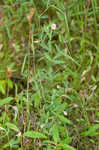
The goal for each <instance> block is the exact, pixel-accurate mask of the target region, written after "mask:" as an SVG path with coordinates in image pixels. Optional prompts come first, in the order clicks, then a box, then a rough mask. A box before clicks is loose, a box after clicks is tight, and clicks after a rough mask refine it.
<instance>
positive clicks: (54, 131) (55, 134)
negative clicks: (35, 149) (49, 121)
mask: <svg viewBox="0 0 99 150" xmlns="http://www.w3.org/2000/svg"><path fill="white" fill-rule="evenodd" d="M52 135H53V139H54V141H55V143H57V142H58V141H59V140H60V139H59V130H58V126H57V125H56V124H54V125H53V128H52Z"/></svg>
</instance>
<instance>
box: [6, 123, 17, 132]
mask: <svg viewBox="0 0 99 150" xmlns="http://www.w3.org/2000/svg"><path fill="white" fill-rule="evenodd" d="M6 125H7V127H8V128H10V129H12V130H14V131H16V132H19V129H18V127H17V126H16V125H14V124H12V123H9V122H7V123H6Z"/></svg>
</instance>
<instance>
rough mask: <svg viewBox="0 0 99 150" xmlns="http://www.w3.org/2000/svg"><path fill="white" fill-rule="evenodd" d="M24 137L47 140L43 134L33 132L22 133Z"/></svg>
mask: <svg viewBox="0 0 99 150" xmlns="http://www.w3.org/2000/svg"><path fill="white" fill-rule="evenodd" d="M24 136H27V137H29V138H47V137H46V136H45V135H44V134H42V133H39V132H35V131H27V132H25V133H24Z"/></svg>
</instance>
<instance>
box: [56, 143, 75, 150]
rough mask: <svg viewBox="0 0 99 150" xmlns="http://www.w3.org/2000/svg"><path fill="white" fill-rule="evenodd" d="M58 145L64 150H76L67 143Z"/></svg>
mask: <svg viewBox="0 0 99 150" xmlns="http://www.w3.org/2000/svg"><path fill="white" fill-rule="evenodd" d="M58 147H61V148H63V149H64V150H76V149H75V148H73V147H72V146H70V145H68V144H59V145H58Z"/></svg>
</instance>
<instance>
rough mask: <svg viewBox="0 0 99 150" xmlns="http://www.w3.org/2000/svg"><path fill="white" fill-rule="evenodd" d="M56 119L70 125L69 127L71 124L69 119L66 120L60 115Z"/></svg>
mask: <svg viewBox="0 0 99 150" xmlns="http://www.w3.org/2000/svg"><path fill="white" fill-rule="evenodd" d="M58 118H59V120H60V121H62V122H64V123H66V124H70V125H71V124H72V122H71V121H70V120H69V119H67V118H66V117H64V116H62V115H58Z"/></svg>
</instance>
